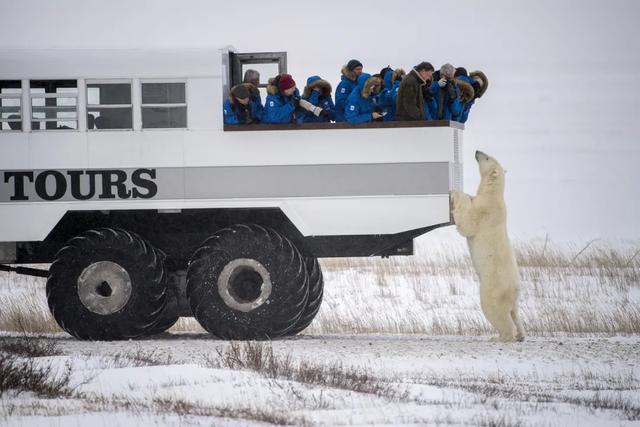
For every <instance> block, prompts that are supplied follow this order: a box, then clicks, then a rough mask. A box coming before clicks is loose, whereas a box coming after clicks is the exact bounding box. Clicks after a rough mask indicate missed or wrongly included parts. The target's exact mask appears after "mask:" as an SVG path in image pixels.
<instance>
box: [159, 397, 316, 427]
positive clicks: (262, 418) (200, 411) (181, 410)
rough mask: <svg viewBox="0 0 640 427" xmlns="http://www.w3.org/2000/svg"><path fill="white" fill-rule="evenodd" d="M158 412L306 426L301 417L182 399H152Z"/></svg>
mask: <svg viewBox="0 0 640 427" xmlns="http://www.w3.org/2000/svg"><path fill="white" fill-rule="evenodd" d="M153 405H154V407H155V410H156V411H158V412H164V413H170V414H177V415H180V416H200V417H219V418H230V419H234V420H246V421H258V422H263V423H268V424H272V425H278V426H284V425H289V426H290V425H298V426H301V425H307V421H306V420H305V419H304V418H302V417H296V416H292V415H290V414H287V413H285V412H284V411H274V410H266V409H257V408H249V407H237V406H213V407H212V406H203V405H199V404H196V403H193V402H189V401H186V400H184V399H154V400H153Z"/></svg>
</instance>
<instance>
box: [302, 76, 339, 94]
mask: <svg viewBox="0 0 640 427" xmlns="http://www.w3.org/2000/svg"><path fill="white" fill-rule="evenodd" d="M316 88H317V89H320V93H321V94H322V95H323V96H327V95H331V90H332V89H331V83H329V82H328V81H326V80H323V79H321V78H320V77H319V76H311V77H309V78H308V79H307V85H306V86H305V87H304V91H303V92H302V97H303V98H305V99H306V98H309V96H311V92H313V90H314V89H316Z"/></svg>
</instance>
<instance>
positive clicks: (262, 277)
mask: <svg viewBox="0 0 640 427" xmlns="http://www.w3.org/2000/svg"><path fill="white" fill-rule="evenodd" d="M307 280H308V278H307V270H306V268H305V265H304V261H303V259H302V257H301V256H300V253H299V252H298V250H297V249H296V248H295V246H293V244H292V243H291V242H290V241H289V240H288V239H287V238H286V237H284V236H282V235H280V234H279V233H277V232H276V231H274V230H271V229H268V228H263V227H261V226H258V225H235V226H232V227H229V228H225V229H223V230H220V231H218V232H217V233H216V234H214V235H213V236H212V237H210V238H209V239H207V240H206V241H205V242H204V244H203V245H202V246H201V247H200V248H199V249H198V250H197V251H196V252H195V253H194V255H193V257H192V258H191V261H190V263H189V269H188V270H187V296H188V298H189V304H190V306H191V311H192V312H193V315H194V317H195V318H196V319H197V320H198V322H200V324H201V325H202V327H203V328H205V329H206V330H207V331H209V332H210V333H211V334H213V335H215V336H217V337H219V338H222V339H236V340H246V339H271V338H275V337H278V336H282V335H284V334H286V333H287V331H289V330H290V329H291V328H292V327H293V326H294V325H295V324H296V322H297V321H298V319H299V318H300V316H301V314H302V311H303V310H304V307H305V305H306V304H307V299H308V282H307Z"/></svg>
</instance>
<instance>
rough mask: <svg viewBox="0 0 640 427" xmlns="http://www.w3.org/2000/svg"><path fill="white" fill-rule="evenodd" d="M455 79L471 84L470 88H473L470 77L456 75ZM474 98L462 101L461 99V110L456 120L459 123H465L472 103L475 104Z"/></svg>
mask: <svg viewBox="0 0 640 427" xmlns="http://www.w3.org/2000/svg"><path fill="white" fill-rule="evenodd" d="M456 80H462V81H463V82H464V83H468V84H469V86H471V89H472V90H473V83H474V81H473V79H472V78H471V77H467V76H458V77H456ZM475 102H476V100H475V97H474V98H472V99H471V100H470V101H467V102H464V101H461V104H462V110H461V112H460V116H459V118H458V121H459V122H460V123H466V121H467V119H468V118H469V113H470V112H471V107H473V104H475Z"/></svg>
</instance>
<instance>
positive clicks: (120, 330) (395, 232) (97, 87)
mask: <svg viewBox="0 0 640 427" xmlns="http://www.w3.org/2000/svg"><path fill="white" fill-rule="evenodd" d="M2 58H3V59H2V61H1V62H0V89H1V91H0V101H1V104H0V112H1V113H2V116H1V122H0V124H1V125H2V131H1V132H0V175H1V177H2V179H1V181H0V269H2V270H5V271H17V272H18V273H24V274H31V275H39V276H44V277H47V286H46V292H47V300H48V304H49V307H50V310H51V313H52V314H53V316H54V318H55V319H56V321H57V322H58V323H59V325H60V326H61V327H62V328H63V329H64V330H65V331H67V332H68V333H70V334H71V335H73V336H75V337H77V338H80V339H88V340H115V339H127V338H133V337H141V336H148V335H152V334H157V333H160V332H162V331H165V330H166V329H168V328H169V327H171V325H173V324H174V323H175V322H176V321H177V319H178V318H179V317H180V316H194V317H195V318H196V319H197V320H198V321H199V322H200V323H201V324H202V326H203V327H204V328H205V329H206V330H207V331H209V332H210V333H211V334H213V335H214V336H216V337H219V338H222V339H260V338H275V337H281V336H287V335H292V334H296V333H298V332H300V331H302V330H303V329H305V328H306V327H307V326H308V325H309V324H310V323H311V321H312V320H313V318H314V316H315V315H316V313H317V312H318V309H319V307H320V303H321V301H322V294H323V286H324V284H323V279H322V272H321V269H320V265H319V263H318V258H321V257H365V256H366V257H369V256H392V255H411V254H412V253H413V239H414V238H415V237H417V236H420V235H422V234H424V233H426V232H428V231H430V230H433V229H435V228H438V227H441V226H445V225H449V224H450V205H449V193H450V191H451V190H454V189H455V190H462V188H461V185H462V160H461V159H462V152H461V150H462V130H463V127H462V125H460V124H458V123H455V122H448V121H432V122H427V121H423V122H385V123H368V124H362V125H349V124H345V123H336V124H332V123H322V124H303V125H287V126H281V125H252V126H244V127H238V126H224V125H223V118H222V103H223V100H224V97H226V96H227V95H228V92H229V90H230V88H231V87H232V86H233V85H234V84H237V83H239V82H240V79H241V76H242V73H243V71H244V68H246V67H251V68H253V67H258V66H263V67H271V68H269V69H273V74H272V75H275V74H277V73H282V72H285V71H286V53H283V52H267V53H237V52H234V50H233V49H232V48H224V49H221V50H205V49H196V50H96V51H90V50H51V51H45V50H10V51H5V52H2ZM37 263H44V264H50V267H49V269H48V270H44V269H42V268H34V267H33V266H23V265H21V264H37Z"/></svg>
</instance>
